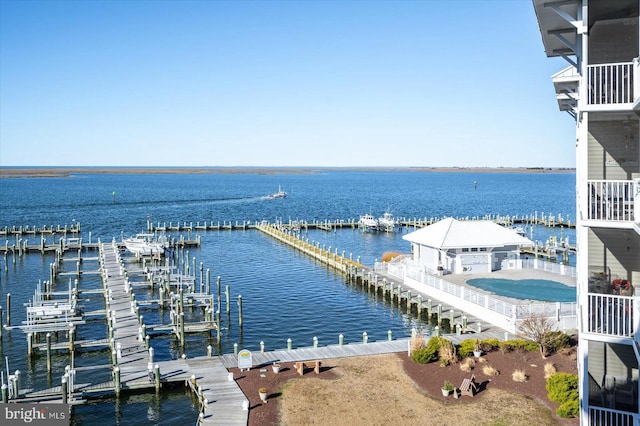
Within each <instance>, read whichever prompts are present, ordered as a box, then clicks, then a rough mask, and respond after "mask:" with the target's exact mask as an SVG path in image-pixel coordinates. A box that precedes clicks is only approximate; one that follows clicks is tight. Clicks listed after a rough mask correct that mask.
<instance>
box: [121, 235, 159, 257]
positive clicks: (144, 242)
mask: <svg viewBox="0 0 640 426" xmlns="http://www.w3.org/2000/svg"><path fill="white" fill-rule="evenodd" d="M123 242H124V245H125V247H126V248H127V250H129V251H130V252H131V253H133V254H135V255H136V256H153V255H158V256H162V255H163V254H164V251H165V249H166V244H165V243H164V242H162V241H157V240H156V239H155V235H153V234H136V235H135V237H130V238H125V239H124V241H123Z"/></svg>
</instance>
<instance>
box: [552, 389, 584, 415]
mask: <svg viewBox="0 0 640 426" xmlns="http://www.w3.org/2000/svg"><path fill="white" fill-rule="evenodd" d="M576 393H577V391H576ZM556 414H557V415H558V417H561V418H564V419H567V418H571V417H578V415H579V414H580V402H579V400H578V398H575V399H571V400H569V401H565V402H563V403H562V404H560V406H559V407H558V409H557V410H556Z"/></svg>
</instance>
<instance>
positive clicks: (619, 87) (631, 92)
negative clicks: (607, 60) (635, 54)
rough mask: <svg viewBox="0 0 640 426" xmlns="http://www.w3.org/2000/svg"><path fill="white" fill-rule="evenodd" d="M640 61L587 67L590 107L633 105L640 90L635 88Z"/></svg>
mask: <svg viewBox="0 0 640 426" xmlns="http://www.w3.org/2000/svg"><path fill="white" fill-rule="evenodd" d="M636 70H638V61H637V60H634V61H633V62H621V63H614V64H599V65H587V103H588V104H589V105H621V104H629V105H631V104H632V103H633V101H634V100H635V96H637V93H638V90H637V88H635V87H634V85H635V81H636V80H637V79H635V78H634V75H635V71H636Z"/></svg>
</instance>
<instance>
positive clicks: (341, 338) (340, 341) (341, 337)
mask: <svg viewBox="0 0 640 426" xmlns="http://www.w3.org/2000/svg"><path fill="white" fill-rule="evenodd" d="M338 344H339V345H340V346H342V345H344V336H343V335H342V333H340V335H339V336H338Z"/></svg>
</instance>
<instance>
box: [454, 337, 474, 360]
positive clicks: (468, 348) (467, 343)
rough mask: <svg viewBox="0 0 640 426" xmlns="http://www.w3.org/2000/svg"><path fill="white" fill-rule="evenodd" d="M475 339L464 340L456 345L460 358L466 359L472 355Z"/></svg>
mask: <svg viewBox="0 0 640 426" xmlns="http://www.w3.org/2000/svg"><path fill="white" fill-rule="evenodd" d="M475 342H476V339H465V340H463V341H462V342H460V345H458V355H460V357H461V358H466V357H468V356H471V355H473V347H474V346H475Z"/></svg>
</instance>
